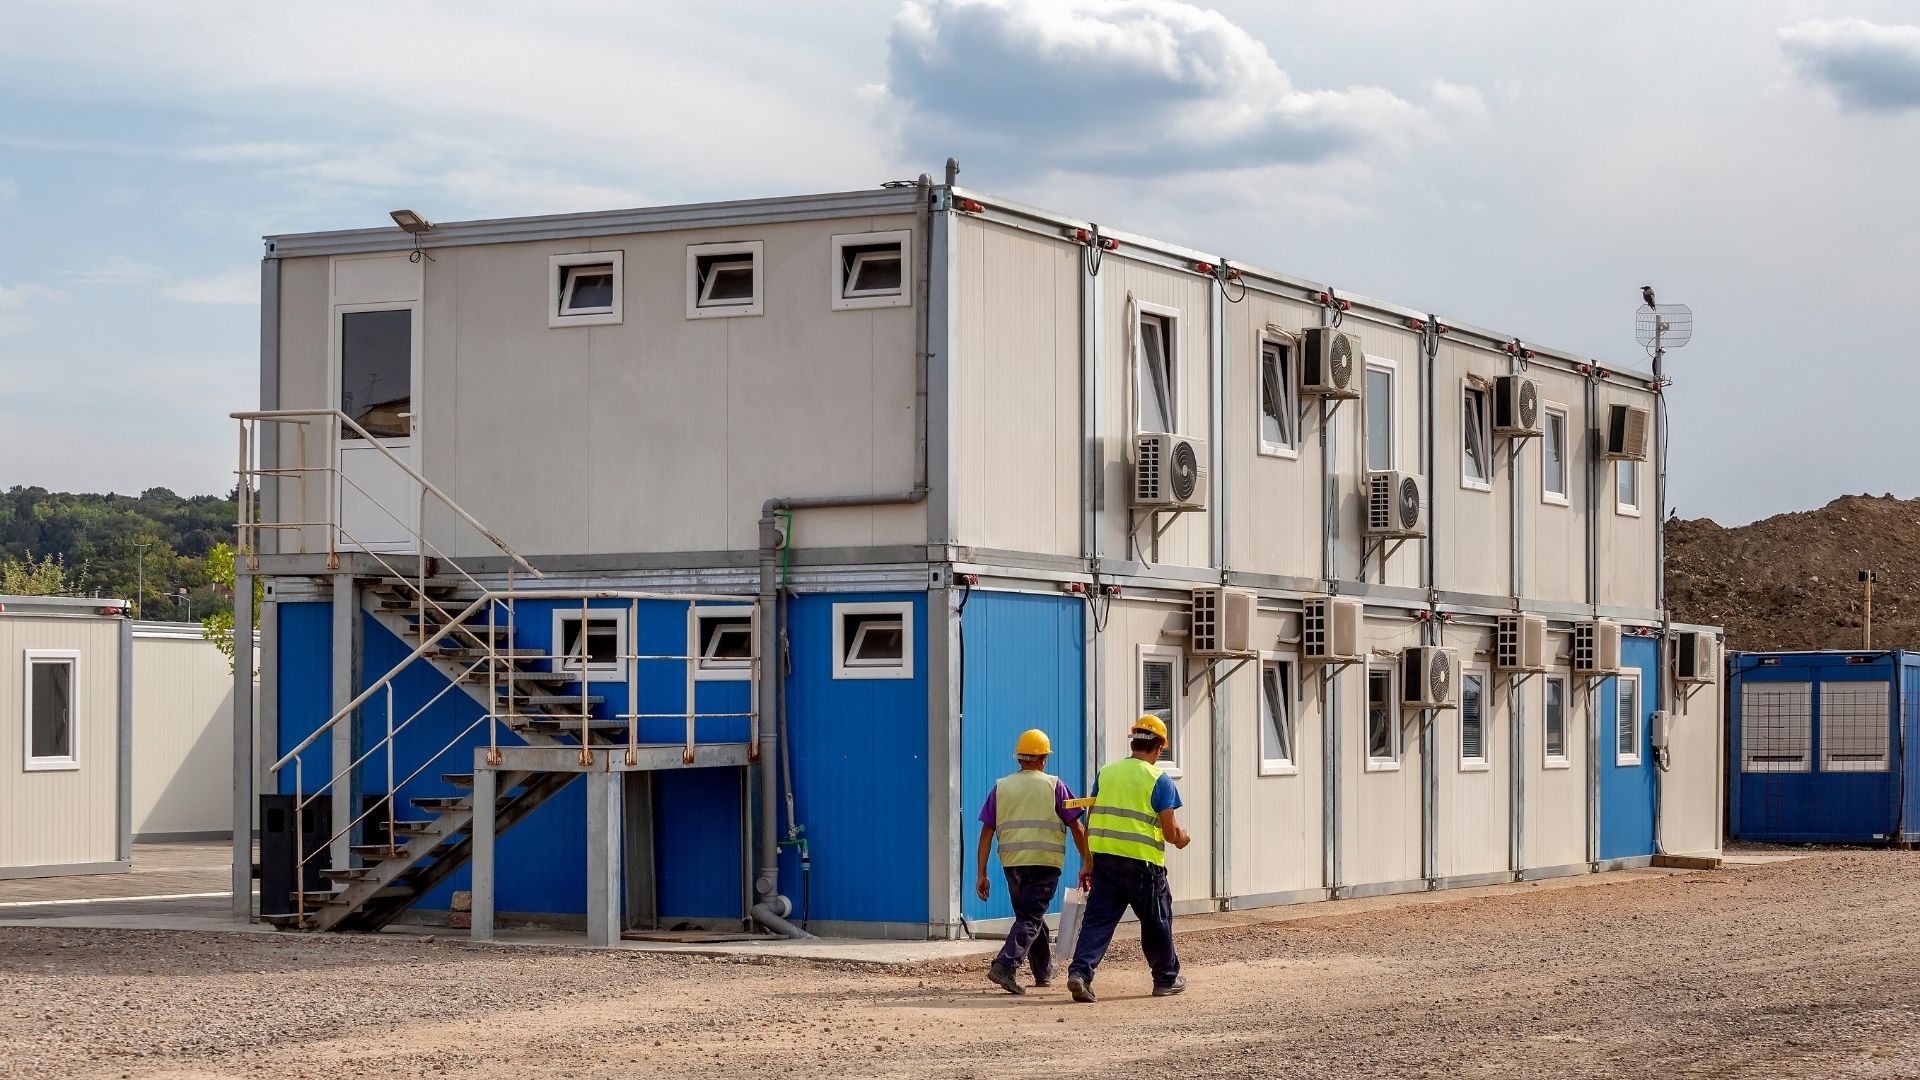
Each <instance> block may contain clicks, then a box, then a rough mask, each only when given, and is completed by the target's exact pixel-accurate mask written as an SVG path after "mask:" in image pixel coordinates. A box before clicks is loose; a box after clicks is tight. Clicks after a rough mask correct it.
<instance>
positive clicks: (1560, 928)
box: [0, 851, 1920, 1080]
mask: <svg viewBox="0 0 1920 1080" xmlns="http://www.w3.org/2000/svg"><path fill="white" fill-rule="evenodd" d="M1123 933H1124V931H1123ZM1122 942H1123V943H1125V942H1126V939H1125V938H1124V937H1123V938H1122ZM1180 949H1181V952H1182V955H1183V959H1184V961H1185V963H1186V970H1187V974H1188V976H1189V978H1190V979H1191V982H1192V988H1191V989H1190V990H1189V991H1188V992H1187V994H1186V995H1184V996H1182V997H1177V998H1161V999H1155V998H1151V997H1149V996H1148V994H1147V990H1148V978H1147V974H1146V972H1145V970H1144V968H1143V967H1142V965H1141V963H1140V960H1139V953H1138V949H1137V947H1134V946H1132V945H1131V944H1123V947H1117V948H1116V950H1115V952H1114V960H1113V961H1110V962H1109V963H1108V965H1106V966H1105V967H1103V968H1102V969H1101V976H1100V980H1099V982H1098V989H1099V990H1100V992H1101V996H1102V1000H1101V1002H1100V1003H1099V1004H1098V1005H1093V1006H1077V1005H1073V1004H1071V1003H1070V1002H1069V1000H1068V998H1067V996H1066V992H1065V990H1064V987H1062V986H1055V987H1052V988H1048V989H1044V990H1030V991H1029V992H1028V994H1027V995H1026V996H1024V997H1020V998H1014V997H1010V996H1008V995H1006V994H1004V993H1002V992H1000V991H998V990H996V989H993V988H992V987H989V986H988V985H987V984H986V983H985V982H984V979H983V978H982V974H981V972H980V970H978V968H977V967H969V968H964V969H963V968H961V967H959V966H932V967H925V968H921V969H916V970H911V971H893V970H888V971H884V972H878V971H875V970H873V969H871V968H859V967H854V966H839V967H836V966H833V965H823V964H810V963H799V962H790V961H780V962H773V961H723V960H712V959H701V958H694V957H678V956H659V955H649V954H637V953H589V952H581V951H576V950H541V949H504V948H499V947H475V946H472V945H469V944H467V943H466V942H465V941H464V939H459V938H444V939H438V940H432V939H429V940H424V941H423V940H421V939H418V938H405V937H399V936H386V937H373V938H346V937H306V936H294V935H271V936H269V935H219V934H190V933H154V932H138V931H102V930H88V931H82V930H70V929H52V928H46V929H43V928H33V927H10V928H0V1076H9V1077H11V1076H67V1075H104V1076H123V1077H135V1076H140V1077H145V1076H168V1077H188V1076H289V1077H345V1076H498V1075H510V1074H511V1075H525V1076H532V1077H588V1076H593V1077H600V1076H632V1075H648V1074H671V1075H673V1076H675V1077H678V1078H694V1077H711V1076H736V1075H758V1076H766V1075H782V1076H815V1075H827V1076H887V1077H913V1078H916V1080H921V1078H928V1077H980V1078H993V1080H1001V1078H1005V1077H1021V1076H1036V1077H1038V1076H1047V1077H1062V1076H1100V1077H1112V1076H1115V1075H1127V1074H1131V1075H1138V1076H1152V1077H1159V1076H1213V1077H1271V1076H1276V1075H1298V1076H1311V1077H1316V1078H1320V1077H1334V1078H1338V1077H1367V1078H1374V1077H1380V1076H1436V1077H1439V1076H1444V1077H1449V1078H1460V1077H1493V1076H1499V1077H1507V1076H1646V1075H1660V1076H1676V1075H1677V1076H1715V1077H1717V1076H1755V1077H1776V1076H1809V1077H1813V1076H1817V1077H1836V1076H1837V1077H1896V1076H1920V964H1916V960H1915V957H1916V956H1920V853H1908V852H1894V851H1845V852H1838V853H1833V854H1821V855H1815V856H1813V857H1811V858H1807V859H1803V860H1799V861H1795V862H1785V863H1775V864H1770V865H1765V866H1750V867H1734V868H1729V869H1726V870H1721V871H1715V872H1712V873H1703V874H1690V875H1674V876H1662V877H1654V878H1648V879H1643V880H1637V881H1623V882H1620V883H1618V884H1609V885H1601V886H1593V887H1584V888H1572V889H1547V888H1542V889H1539V890H1537V891H1532V890H1529V891H1521V892H1517V893H1512V894H1508V895H1502V896H1493V897H1477V898H1462V899H1460V900H1458V901H1449V902H1444V903H1437V904H1426V905H1420V906H1407V907H1394V908H1387V909H1384V910H1377V911H1368V912H1362V913H1348V914H1340V915H1329V916H1327V917H1324V918H1306V919H1295V920H1292V921H1288V922H1284V923H1276V924H1268V925H1255V926H1241V927H1233V928H1228V929H1219V930H1207V931H1199V932H1194V933H1189V934H1185V935H1183V936H1182V937H1181V938H1180Z"/></svg>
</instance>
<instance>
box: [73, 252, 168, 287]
mask: <svg viewBox="0 0 1920 1080" xmlns="http://www.w3.org/2000/svg"><path fill="white" fill-rule="evenodd" d="M160 275H161V269H160V268H159V267H157V266H154V265H153V264H151V263H144V262H141V261H140V260H138V259H135V258H133V257H131V256H128V255H109V256H107V257H106V258H104V259H101V260H100V261H99V262H97V263H94V264H93V265H92V266H89V267H87V268H86V269H84V270H68V271H65V272H64V273H62V274H61V275H60V276H61V277H63V278H65V279H66V280H68V281H71V282H73V283H74V284H75V285H89V286H122V285H145V284H147V283H148V282H151V281H154V280H155V279H157V278H159V277H160Z"/></svg>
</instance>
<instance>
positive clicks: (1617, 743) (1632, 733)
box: [1613, 675, 1640, 765]
mask: <svg viewBox="0 0 1920 1080" xmlns="http://www.w3.org/2000/svg"><path fill="white" fill-rule="evenodd" d="M1618 685H1619V688H1618V690H1617V692H1616V695H1615V697H1614V706H1615V716H1614V723H1613V740H1614V746H1613V763H1614V764H1615V765H1638V764H1640V680H1639V679H1635V678H1628V677H1627V676H1625V675H1622V676H1620V678H1619V684H1618Z"/></svg>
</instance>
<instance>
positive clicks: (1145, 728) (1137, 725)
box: [1127, 713, 1167, 742]
mask: <svg viewBox="0 0 1920 1080" xmlns="http://www.w3.org/2000/svg"><path fill="white" fill-rule="evenodd" d="M1141 732H1145V733H1147V734H1148V735H1152V736H1153V737H1154V738H1156V739H1159V740H1160V741H1161V742H1166V741H1167V725H1166V722H1165V721H1163V720H1161V719H1160V718H1159V717H1157V716H1155V715H1153V714H1152V713H1148V714H1146V715H1145V716H1142V717H1141V718H1140V719H1138V720H1135V721H1134V722H1133V730H1132V731H1130V732H1128V733H1127V734H1128V735H1130V736H1131V735H1138V734H1140V733H1141Z"/></svg>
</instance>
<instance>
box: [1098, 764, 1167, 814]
mask: <svg viewBox="0 0 1920 1080" xmlns="http://www.w3.org/2000/svg"><path fill="white" fill-rule="evenodd" d="M1093 794H1094V795H1095V796H1098V795H1099V794H1100V781H1098V780H1095V781H1094V782H1093ZM1184 805H1185V804H1184V803H1182V802H1181V801H1180V789H1179V788H1177V787H1174V786H1173V777H1171V776H1168V775H1167V774H1166V773H1161V774H1160V779H1158V780H1156V781H1154V782H1153V812H1154V813H1156V814H1158V813H1160V812H1161V811H1164V810H1178V809H1180V807H1182V806H1184Z"/></svg>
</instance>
